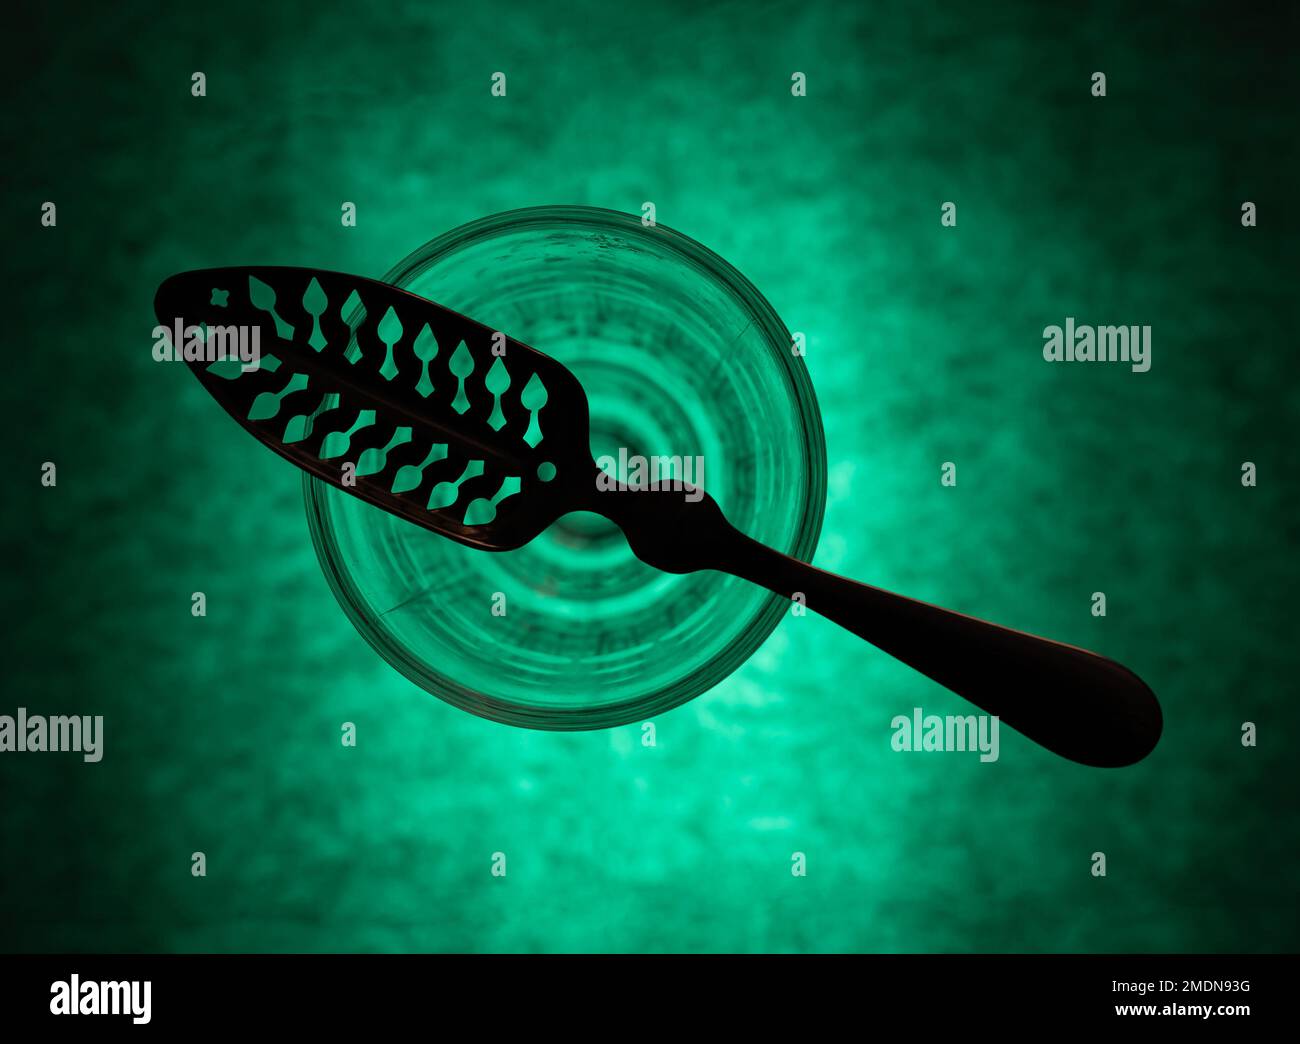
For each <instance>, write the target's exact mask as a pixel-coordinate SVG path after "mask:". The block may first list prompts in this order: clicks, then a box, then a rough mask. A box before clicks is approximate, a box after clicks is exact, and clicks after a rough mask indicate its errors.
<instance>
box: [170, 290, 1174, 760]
mask: <svg viewBox="0 0 1300 1044" xmlns="http://www.w3.org/2000/svg"><path fill="white" fill-rule="evenodd" d="M154 308H155V311H156V313H157V316H158V320H159V322H160V323H162V324H163V325H164V326H166V327H168V328H169V329H172V328H174V327H175V324H176V323H177V322H178V321H179V322H180V324H181V329H182V330H184V329H185V328H186V327H199V328H201V326H206V328H207V333H206V336H205V337H203V338H200V337H197V336H196V337H191V338H188V339H186V338H184V337H183V338H182V343H181V345H180V346H179V350H181V351H187V343H188V354H187V357H186V361H187V362H188V363H189V365H190V367H191V369H192V370H193V371H194V373H195V374H196V375H197V376H198V378H199V380H200V381H201V382H202V383H203V385H204V387H205V388H207V390H208V391H209V392H210V393H211V394H212V395H213V397H214V398H215V399H216V400H217V401H218V402H219V403H221V405H222V406H223V407H224V408H225V409H226V410H227V411H228V412H229V413H230V415H231V416H232V417H234V418H235V420H237V421H238V422H239V423H240V424H242V425H243V426H244V427H245V428H247V429H248V430H249V431H250V432H252V433H253V435H255V436H256V437H257V438H258V439H260V440H261V441H262V442H263V443H265V444H266V445H267V446H269V447H270V448H271V449H273V450H275V452H276V453H279V454H280V455H281V456H282V457H285V458H286V459H288V460H290V461H292V462H293V463H294V464H297V465H298V466H299V467H300V468H303V469H304V470H306V471H309V472H311V473H312V474H313V475H316V476H318V477H319V478H321V479H323V480H324V481H326V482H329V483H331V484H332V485H334V486H337V487H339V488H341V489H343V490H345V491H346V492H348V493H351V494H352V495H354V496H357V497H360V498H362V499H363V500H366V501H368V502H369V503H371V504H374V505H376V506H377V507H380V508H383V509H384V510H385V511H389V512H392V513H393V514H395V515H398V516H400V517H401V518H404V519H407V520H408V521H411V522H414V523H415V524H416V525H419V526H423V527H425V528H426V529H430V530H433V531H434V532H435V533H441V534H443V535H444V536H449V537H451V538H452V539H453V540H458V541H460V542H461V543H464V544H468V545H470V546H472V547H477V548H482V549H484V550H489V551H506V550H510V549H513V548H517V547H520V546H521V545H523V544H526V543H527V542H528V541H529V540H531V539H532V538H533V537H535V536H536V535H537V534H538V533H540V532H541V531H542V530H544V529H545V528H546V527H547V526H549V525H550V524H551V523H552V522H554V521H555V520H556V519H557V518H559V517H560V516H561V515H564V514H567V513H568V512H571V511H594V512H596V513H598V514H600V515H603V516H605V517H606V518H608V519H610V520H611V521H613V522H615V523H616V524H617V525H619V526H620V527H621V528H622V530H623V532H624V533H625V534H626V536H627V540H628V544H629V545H630V546H631V548H632V551H633V552H634V553H635V554H636V556H637V557H638V558H640V559H641V560H642V561H643V562H646V563H647V564H649V565H651V566H655V567H656V568H659V569H662V570H665V571H667V572H670V573H688V572H694V571H695V570H699V569H717V570H722V571H724V572H727V573H731V574H733V575H735V576H739V577H743V578H744V579H746V580H750V581H752V582H754V583H756V584H760V585H762V586H763V587H766V588H768V589H769V590H771V591H774V592H776V593H777V594H780V595H783V596H785V597H787V598H790V597H792V596H793V595H794V593H795V592H801V593H803V595H804V596H805V598H806V601H807V605H808V608H810V609H813V610H815V611H816V612H818V613H820V614H821V615H823V616H826V617H828V618H829V619H832V620H834V621H835V622H836V623H838V624H840V625H841V626H842V627H845V628H847V629H848V630H850V631H852V632H853V633H854V634H857V635H859V636H860V637H862V638H864V639H866V640H867V641H868V642H870V643H871V644H872V645H875V646H876V647H877V648H879V649H883V650H884V651H885V652H887V653H889V654H890V655H891V656H894V657H896V658H897V659H899V660H901V661H902V662H903V663H906V664H908V665H909V666H910V667H913V668H915V669H916V670H918V671H920V672H921V673H922V674H924V675H926V676H927V677H930V678H932V679H934V680H935V681H936V682H939V683H940V684H941V685H944V686H946V687H947V688H949V689H951V690H952V691H953V692H955V693H957V694H959V695H961V696H963V697H965V698H966V699H967V700H969V701H970V702H971V703H973V704H975V705H976V706H977V707H979V708H981V709H982V710H984V711H985V712H987V713H989V714H996V715H998V716H999V718H1000V719H1001V720H1002V721H1003V722H1005V723H1006V724H1007V725H1010V726H1011V727H1012V728H1014V729H1016V730H1018V731H1019V732H1021V733H1023V734H1024V735H1025V736H1027V737H1029V738H1030V739H1032V740H1034V741H1035V742H1036V743H1039V744H1041V745H1042V746H1044V747H1046V748H1047V749H1049V750H1052V751H1055V752H1056V753H1057V754H1060V755H1062V756H1063V757H1067V758H1070V759H1072V760H1074V761H1078V762H1081V763H1083V764H1085V765H1096V766H1110V767H1114V766H1122V765H1129V764H1132V763H1133V762H1136V761H1139V760H1141V759H1142V758H1144V757H1145V756H1146V755H1147V754H1148V753H1150V752H1151V750H1152V749H1153V748H1154V747H1155V745H1156V742H1157V741H1158V740H1159V738H1160V732H1161V728H1162V724H1163V720H1162V717H1161V712H1160V705H1159V703H1158V702H1157V701H1156V698H1155V696H1154V694H1153V693H1152V692H1151V690H1150V689H1149V688H1148V687H1147V686H1146V684H1145V683H1143V681H1142V680H1141V679H1140V678H1138V676H1137V675H1136V674H1134V673H1133V672H1132V671H1130V670H1128V669H1127V668H1125V667H1122V666H1121V665H1120V664H1118V663H1116V662H1114V661H1113V660H1108V659H1106V658H1105V657H1103V656H1098V655H1097V654H1096V653H1092V652H1088V651H1087V650H1085V649H1079V648H1076V647H1074V646H1071V645H1064V644H1062V643H1060V642H1054V641H1050V640H1048V639H1046V638H1039V637H1036V636H1034V635H1030V634H1025V633H1023V632H1021V631H1013V630H1010V629H1009V628H1006V627H999V626H997V625H996V624H991V623H986V622H985V621H983V620H978V619H975V618H974V617H970V616H964V615H962V614H961V613H955V612H951V611H949V610H947V609H941V608H939V607H937V606H933V605H928V604H926V603H924V602H918V601H914V600H913V599H910V598H904V597H902V596H901V595H896V594H891V593H889V592H888V591H882V590H880V589H878V588H875V587H869V586H867V585H866V584H859V583H855V582H854V581H852V580H846V579H844V578H842V577H838V576H833V575H832V574H830V573H826V572H823V571H822V570H820V569H815V568H813V567H812V566H810V565H807V564H806V563H803V562H800V561H798V560H797V559H794V558H790V557H789V556H787V555H783V554H781V553H780V552H778V551H774V550H772V549H771V548H768V547H765V546H763V545H762V544H759V543H757V542H756V541H754V540H751V539H750V538H749V537H747V536H745V535H744V534H743V533H741V532H739V531H738V530H736V529H735V528H734V527H732V526H731V525H730V524H729V523H728V522H727V520H726V519H725V518H724V517H723V515H722V512H721V510H720V509H719V507H718V505H717V504H716V503H715V502H714V500H713V498H712V497H710V496H708V495H707V493H705V494H703V495H701V496H699V499H698V500H692V499H688V498H687V497H686V496H685V495H684V494H683V493H682V492H680V491H678V492H673V491H671V490H659V491H655V492H651V491H648V490H632V489H626V488H624V489H614V490H607V491H601V490H599V489H598V488H597V481H596V479H597V476H598V475H599V474H600V472H599V469H598V468H597V466H596V463H595V461H594V460H593V458H592V455H591V450H590V446H589V444H588V407H587V397H586V393H585V392H584V391H583V389H582V386H581V385H580V384H579V383H578V381H577V378H575V377H574V376H573V374H571V373H570V372H569V371H568V370H567V369H565V368H564V367H563V366H562V365H560V363H558V362H556V361H555V360H554V359H552V358H550V357H548V356H546V355H543V354H542V353H541V352H538V351H536V350H534V349H532V348H530V347H528V346H527V345H525V344H521V343H520V342H518V341H515V340H513V339H511V338H507V337H504V336H503V335H501V334H499V333H497V332H495V331H493V330H492V329H490V328H489V327H486V326H483V325H482V324H480V323H476V322H474V321H473V320H471V319H468V318H466V317H465V316H463V315H459V314H458V313H456V312H452V311H450V310H448V309H446V308H443V307H441V306H440V305H437V304H434V303H433V302H431V301H427V300H425V299H424V298H422V297H417V296H416V295H414V294H411V293H408V292H406V291H405V290H400V289H398V288H396V287H392V286H389V285H387V284H385V283H380V282H377V281H375V280H373V279H366V278H363V277H360V276H352V275H345V274H342V273H338V272H326V271H321V270H317V269H310V268H270V267H250V268H243V267H240V268H214V269H204V270H200V271H194V272H183V273H181V274H179V275H175V276H172V277H171V278H169V279H168V280H166V281H165V282H164V283H163V284H162V286H161V287H159V289H158V294H157V297H156V298H155V302H154ZM349 319H351V320H352V322H351V324H349ZM241 328H242V329H243V331H244V334H245V338H244V342H243V343H244V344H245V346H246V348H247V347H249V346H251V342H252V334H253V332H254V331H255V332H256V335H257V337H258V339H259V342H260V348H261V352H262V365H261V366H260V367H259V368H257V369H255V370H251V371H248V372H245V371H244V370H243V369H242V368H241V367H240V366H239V365H238V364H231V363H229V362H226V363H222V362H212V361H210V360H211V357H212V353H213V352H214V351H215V350H216V348H217V346H218V345H227V346H228V345H231V344H236V343H238V334H239V331H240V329H241ZM250 354H251V353H250ZM189 355H201V357H200V358H193V359H191V358H189ZM700 492H702V491H700ZM692 495H693V496H695V495H696V494H692Z"/></svg>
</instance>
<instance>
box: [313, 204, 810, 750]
mask: <svg viewBox="0 0 1300 1044" xmlns="http://www.w3.org/2000/svg"><path fill="white" fill-rule="evenodd" d="M583 225H585V226H588V227H592V228H597V229H601V228H603V229H611V230H613V229H616V230H619V231H623V232H631V233H633V234H634V235H638V236H650V235H653V236H655V238H656V240H658V241H660V243H661V245H662V243H664V242H666V243H667V244H668V245H669V247H670V248H671V249H672V250H673V251H674V252H676V253H678V254H679V255H681V256H682V257H683V258H684V259H685V260H686V261H687V262H688V263H689V264H690V265H692V266H693V267H695V268H697V269H699V270H701V271H703V273H704V274H705V275H707V276H709V277H711V278H712V279H714V280H715V281H716V282H717V283H719V284H720V285H721V286H723V287H724V288H725V289H726V290H727V291H728V292H729V293H730V294H731V295H732V296H733V297H734V298H735V300H736V301H737V303H738V304H739V305H740V307H741V309H742V310H743V312H744V313H745V314H746V316H747V317H748V318H749V320H750V322H751V323H752V324H753V325H754V326H755V327H756V328H757V329H758V330H759V331H760V332H761V333H762V335H763V339H764V341H765V342H766V343H767V345H768V347H769V349H771V350H772V352H773V355H774V356H775V359H776V360H777V362H778V363H779V364H780V365H781V367H782V376H783V377H784V378H785V379H786V381H787V382H788V384H789V386H790V388H791V390H792V392H793V394H792V399H793V402H794V404H795V407H796V410H797V413H798V417H799V421H800V423H801V426H802V431H800V432H799V434H800V435H801V436H802V437H801V438H800V439H799V440H798V443H799V447H800V449H801V451H802V454H803V465H804V468H803V471H804V474H805V476H806V478H807V483H808V490H807V494H806V496H805V497H804V498H803V504H802V505H801V512H800V516H799V520H798V523H797V525H796V529H795V544H794V547H793V548H791V549H790V550H789V551H788V552H787V553H789V554H791V555H793V556H794V557H796V558H799V559H801V560H803V561H805V562H809V561H811V559H812V556H813V552H814V551H815V550H816V548H817V542H818V539H819V538H820V536H821V528H822V522H823V519H824V516H825V512H826V471H827V464H826V437H825V432H824V430H823V428H822V421H821V411H820V409H819V407H818V404H817V396H816V393H815V391H814V390H813V386H812V380H811V378H810V377H809V375H808V369H807V366H806V364H805V363H804V362H803V360H802V359H801V358H800V357H798V356H796V355H794V353H793V352H792V351H790V350H789V349H790V346H791V345H792V343H793V342H792V339H791V337H790V332H789V330H788V329H787V327H786V325H785V323H783V322H782V321H781V318H780V317H779V316H778V315H777V314H776V311H775V309H774V308H773V307H772V305H771V304H770V303H769V302H768V301H767V299H766V298H765V297H764V296H763V295H762V294H761V293H760V292H759V291H758V289H757V288H756V287H755V286H754V285H753V283H751V282H750V281H749V280H748V279H747V278H746V277H745V276H744V275H743V274H742V273H741V272H740V271H739V270H737V269H736V268H735V267H734V266H732V265H731V264H730V263H729V262H727V261H726V260H725V259H723V258H722V257H720V256H719V255H718V254H716V253H714V252H713V251H712V250H710V249H709V248H708V247H706V246H704V245H703V244H701V243H699V242H696V241H695V240H693V239H691V238H690V237H688V236H685V235H683V234H682V233H680V232H677V231H675V230H674V229H671V228H669V227H668V226H666V225H660V224H657V223H656V224H655V225H654V226H653V231H651V230H650V229H648V228H647V227H646V226H644V225H643V224H642V222H641V219H640V218H638V217H636V216H634V215H632V214H626V213H623V212H621V211H617V210H607V209H604V208H601V207H590V206H580V205H570V204H553V205H547V206H535V207H522V208H519V209H516V210H506V211H501V212H499V213H496V214H490V215H487V216H485V217H482V218H477V219H475V220H473V221H470V222H467V223H465V224H463V225H459V226H457V227H455V228H452V229H450V230H448V231H447V232H444V233H442V234H441V235H439V236H437V237H435V238H434V239H432V240H430V241H429V242H427V243H425V244H424V245H423V246H421V247H419V248H417V249H416V250H414V251H412V252H411V253H409V254H407V255H406V257H404V258H402V260H401V261H399V262H398V263H397V264H396V265H394V266H393V267H392V268H390V269H389V270H388V272H386V273H385V274H384V275H383V276H382V277H381V279H382V281H383V282H386V283H390V284H392V285H395V286H400V285H401V282H400V281H401V280H403V279H409V278H411V277H413V276H415V275H418V274H419V273H420V272H422V271H425V270H426V269H428V268H430V267H432V266H433V264H434V263H435V262H436V261H438V260H439V259H441V258H443V257H445V256H447V255H449V254H451V253H452V252H454V251H455V250H459V249H461V248H463V247H465V246H466V245H468V244H470V243H472V242H474V241H476V240H480V239H486V238H491V237H493V236H496V235H498V234H500V233H502V232H511V233H514V232H519V231H523V230H526V229H529V228H536V227H548V226H562V227H575V226H583ZM539 350H541V351H545V349H544V348H542V349H539ZM302 485H303V501H304V508H305V509H306V514H307V522H308V529H309V531H310V533H311V540H312V544H313V546H314V548H315V550H316V555H317V559H318V560H319V561H320V563H321V566H322V572H324V573H325V578H326V580H327V581H328V583H329V585H330V588H331V590H332V592H333V594H334V597H335V599H336V600H337V601H338V603H339V604H340V605H341V606H342V608H343V610H344V612H345V613H346V615H347V616H348V618H349V619H350V620H351V622H352V625H353V626H354V627H355V628H356V629H357V631H358V633H360V635H361V636H362V638H364V639H365V641H366V642H367V643H368V644H369V645H370V646H371V648H373V649H374V650H375V652H376V653H378V654H379V656H380V657H381V658H382V659H384V660H385V661H386V662H387V663H388V664H390V665H391V666H393V667H394V668H396V669H397V670H398V671H399V672H400V673H401V674H403V675H404V676H405V677H406V678H407V680H408V681H411V682H412V683H414V684H415V685H418V686H419V687H420V688H422V689H425V690H426V691H428V690H429V689H430V684H429V683H430V682H433V683H434V684H436V686H437V691H435V692H433V695H436V696H438V697H439V698H440V699H442V700H444V701H445V702H447V703H450V704H452V705H453V706H456V707H458V708H460V709H461V710H465V711H468V712H470V713H472V714H475V715H477V716H479V717H482V718H487V719H489V720H491V721H496V722H500V723H502V724H507V725H515V726H519V727H523V728H530V729H538V730H544V731H563V732H575V731H587V730H592V729H604V728H612V727H615V726H619V725H627V724H630V723H632V722H635V721H643V720H646V719H647V718H649V717H652V716H653V715H655V714H661V713H664V712H666V711H668V710H672V709H673V708H675V707H678V706H681V705H682V704H684V703H686V702H688V701H689V700H692V699H694V698H695V697H697V696H700V695H703V694H704V693H705V692H707V691H708V690H709V689H710V688H712V687H713V686H714V685H717V684H720V683H721V682H722V681H723V680H725V679H726V678H728V677H730V676H731V675H732V674H733V673H734V672H735V671H736V670H737V669H738V668H739V667H740V666H741V665H742V664H743V663H744V662H745V661H746V660H748V659H749V657H750V656H752V655H753V654H754V653H755V652H756V651H757V650H758V649H759V647H760V646H761V645H762V644H763V642H765V641H766V640H767V639H768V638H769V637H770V636H771V634H772V632H773V631H775V630H776V626H777V624H778V623H779V622H780V620H781V617H782V616H783V615H784V613H785V609H786V606H787V605H788V604H789V598H788V597H783V596H781V595H778V594H776V593H774V592H769V593H768V597H767V599H766V600H765V601H764V603H763V604H762V605H761V606H760V608H759V609H758V611H757V612H756V613H755V614H754V617H753V619H752V620H751V621H750V623H749V624H748V625H747V626H746V627H745V628H744V629H742V630H741V631H740V632H739V633H738V634H736V635H735V637H733V638H732V639H731V640H730V641H729V642H728V643H727V644H726V645H724V646H723V647H722V648H721V649H719V650H718V651H717V652H716V653H715V654H713V655H712V656H711V657H709V659H708V660H707V661H705V662H704V663H703V664H701V665H700V666H699V667H697V668H696V669H694V670H692V671H691V672H690V673H689V674H686V675H684V676H682V677H681V678H678V679H676V680H674V681H673V682H672V683H671V684H668V685H664V686H661V687H659V688H657V689H655V690H653V691H651V692H648V693H641V694H637V695H634V696H630V697H627V698H626V699H621V700H617V701H613V702H610V703H607V704H601V705H589V704H588V705H579V706H576V707H542V706H530V705H528V704H524V703H519V702H516V701H515V700H510V699H502V698H499V697H494V696H491V695H488V694H486V693H483V692H479V691H478V690H475V689H472V688H470V687H468V686H466V685H462V684H461V683H460V682H458V681H456V679H454V678H452V677H450V676H448V675H446V674H443V673H442V672H440V671H437V670H436V669H434V668H432V667H431V666H430V665H428V664H427V663H426V662H425V661H423V660H422V659H419V658H418V657H415V656H413V655H412V654H411V653H410V652H408V650H407V649H406V648H405V647H404V646H403V645H402V644H401V643H399V642H398V641H396V640H395V639H394V637H393V635H392V634H391V632H389V631H387V630H385V629H383V628H381V627H379V626H377V625H376V621H372V620H371V619H369V618H368V617H367V615H366V614H365V613H364V612H362V611H361V610H360V609H359V608H358V607H359V606H368V605H369V603H368V601H367V599H366V598H365V596H364V595H363V594H362V592H361V591H360V590H359V588H358V587H357V586H356V583H355V581H354V580H353V577H352V574H351V570H350V569H349V568H348V566H347V564H346V562H345V561H344V558H343V555H342V551H341V549H340V548H339V546H338V543H337V541H336V540H335V539H334V536H333V533H332V531H331V527H330V525H329V507H328V502H327V499H326V498H327V496H329V495H330V494H329V490H330V488H331V487H330V486H329V484H328V483H325V482H321V481H320V480H319V479H317V478H315V476H313V475H311V474H308V473H304V474H303V479H302ZM481 553H483V554H492V553H497V552H491V551H483V552H481ZM715 675H716V680H714V681H713V682H712V684H709V683H708V681H707V679H708V677H709V676H715Z"/></svg>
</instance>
